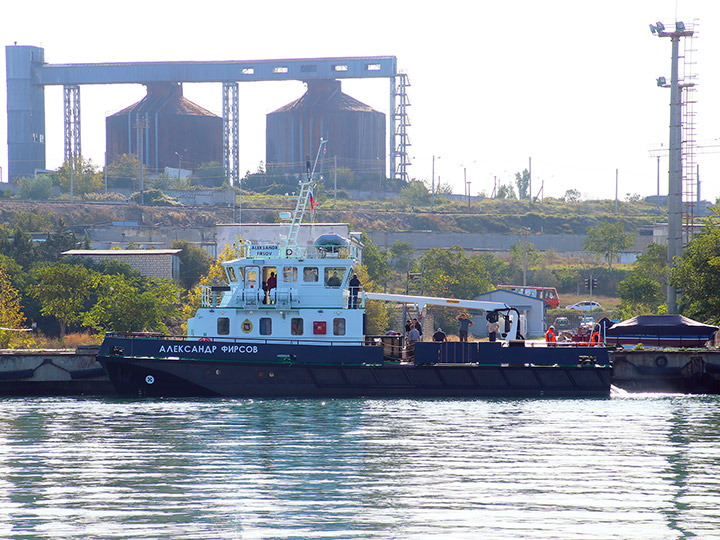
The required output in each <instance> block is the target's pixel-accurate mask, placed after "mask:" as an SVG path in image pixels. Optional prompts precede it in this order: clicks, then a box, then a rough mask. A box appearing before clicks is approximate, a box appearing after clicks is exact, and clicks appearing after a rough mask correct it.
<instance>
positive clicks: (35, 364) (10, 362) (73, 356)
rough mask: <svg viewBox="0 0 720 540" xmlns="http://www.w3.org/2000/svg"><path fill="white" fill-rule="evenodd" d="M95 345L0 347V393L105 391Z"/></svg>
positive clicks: (107, 383)
mask: <svg viewBox="0 0 720 540" xmlns="http://www.w3.org/2000/svg"><path fill="white" fill-rule="evenodd" d="M97 351H98V348H97V347H83V348H78V349H75V350H72V349H69V350H68V349H55V350H44V351H40V350H2V351H0V396H79V395H107V394H112V393H113V389H112V385H111V384H110V381H109V380H108V378H107V375H105V371H104V370H103V368H102V366H101V365H100V363H99V362H98V361H97V359H96V355H97Z"/></svg>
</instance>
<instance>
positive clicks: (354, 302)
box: [348, 274, 361, 309]
mask: <svg viewBox="0 0 720 540" xmlns="http://www.w3.org/2000/svg"><path fill="white" fill-rule="evenodd" d="M348 285H350V306H348V307H349V308H350V309H357V308H358V294H360V286H361V283H360V280H359V279H358V276H357V274H353V277H352V279H351V280H350V283H349V284H348Z"/></svg>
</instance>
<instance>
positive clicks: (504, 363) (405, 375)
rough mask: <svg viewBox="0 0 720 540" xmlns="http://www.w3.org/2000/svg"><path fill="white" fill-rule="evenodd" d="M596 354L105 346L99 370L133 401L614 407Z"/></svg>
mask: <svg viewBox="0 0 720 540" xmlns="http://www.w3.org/2000/svg"><path fill="white" fill-rule="evenodd" d="M484 345H488V346H489V347H484ZM212 346H215V349H214V352H213V349H212V348H211V349H206V347H212ZM238 346H242V347H244V348H243V349H242V352H240V351H238V350H237V349H236V348H234V347H238ZM481 346H482V347H481ZM168 347H169V349H168ZM246 347H251V349H250V352H247V351H248V350H247V348H246ZM256 347H257V350H256V349H255V348H256ZM168 350H169V351H170V352H169V353H168V352H167V351H168ZM534 351H535V354H533V352H534ZM591 352H592V354H593V355H594V356H592V357H591V356H590V355H589V354H588V351H584V350H581V349H576V350H575V352H572V353H568V352H567V350H562V351H561V350H560V349H555V350H554V349H546V348H542V349H535V350H534V349H532V348H523V347H502V348H500V347H499V345H498V346H497V347H496V344H489V343H485V344H483V343H480V344H478V343H475V344H472V343H471V344H436V343H421V344H418V345H417V348H416V351H415V362H398V361H386V360H384V359H383V349H382V348H381V347H373V346H350V345H333V346H320V345H318V346H313V345H306V344H303V345H297V344H295V345H293V344H268V343H262V344H242V345H239V344H238V343H233V342H216V341H213V342H207V343H201V342H197V341H193V342H188V341H169V340H156V339H127V338H106V340H105V343H103V346H102V348H101V350H100V354H99V355H98V360H99V361H100V362H101V363H102V364H103V366H104V368H105V370H106V371H107V373H108V376H109V378H110V381H111V382H112V384H113V386H114V387H115V389H116V391H117V392H118V393H120V394H122V395H126V396H148V397H190V396H227V397H257V398H260V397H322V398H332V397H336V398H349V397H540V396H548V397H550V396H554V397H608V396H609V395H610V378H611V375H612V368H611V367H610V363H609V361H605V362H604V363H601V362H598V361H597V360H598V355H600V358H601V359H602V358H604V359H605V360H607V351H605V350H604V349H593V350H591ZM175 353H177V356H176V355H175ZM486 353H491V354H486ZM603 355H604V356H603ZM533 357H534V358H533ZM512 358H517V359H518V361H517V362H511V361H509V360H511V359H512ZM590 358H593V359H594V360H593V361H592V362H590V361H589V360H590ZM553 359H554V360H555V361H554V362H553ZM559 359H562V361H558V360H559ZM533 360H536V361H533Z"/></svg>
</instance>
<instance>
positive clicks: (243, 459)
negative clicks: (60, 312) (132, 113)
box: [0, 394, 720, 540]
mask: <svg viewBox="0 0 720 540" xmlns="http://www.w3.org/2000/svg"><path fill="white" fill-rule="evenodd" d="M431 537H443V538H458V539H478V538H488V539H518V538H530V539H550V538H552V539H558V538H560V539H593V540H597V539H611V538H613V539H614V538H617V539H624V540H627V539H643V540H647V539H653V540H661V539H679V538H703V539H705V538H720V398H719V397H715V396H713V397H707V396H671V395H650V394H645V395H620V396H615V397H613V399H606V400H570V399H557V400H551V399H547V400H535V399H532V400H470V399H468V400H329V401H326V402H323V401H319V400H273V401H252V400H229V399H228V400H148V401H142V400H120V399H99V398H98V399H93V398H75V399H72V398H71V399H67V398H33V399H7V398H6V399H0V538H3V539H51V538H52V539H55V538H57V539H63V540H66V539H79V538H83V539H85V538H103V539H124V538H133V539H156V538H157V539H161V538H162V539H165V538H167V539H174V540H177V539H203V540H206V539H215V538H217V539H221V538H222V539H240V538H242V539H311V538H312V539H314V538H323V539H379V538H382V539H426V538H431Z"/></svg>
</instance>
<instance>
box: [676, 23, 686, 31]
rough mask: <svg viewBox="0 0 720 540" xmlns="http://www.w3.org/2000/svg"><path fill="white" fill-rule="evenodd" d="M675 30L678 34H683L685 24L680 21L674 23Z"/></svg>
mask: <svg viewBox="0 0 720 540" xmlns="http://www.w3.org/2000/svg"><path fill="white" fill-rule="evenodd" d="M675 30H677V31H678V32H684V31H685V23H684V22H682V21H677V22H676V23H675Z"/></svg>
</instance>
